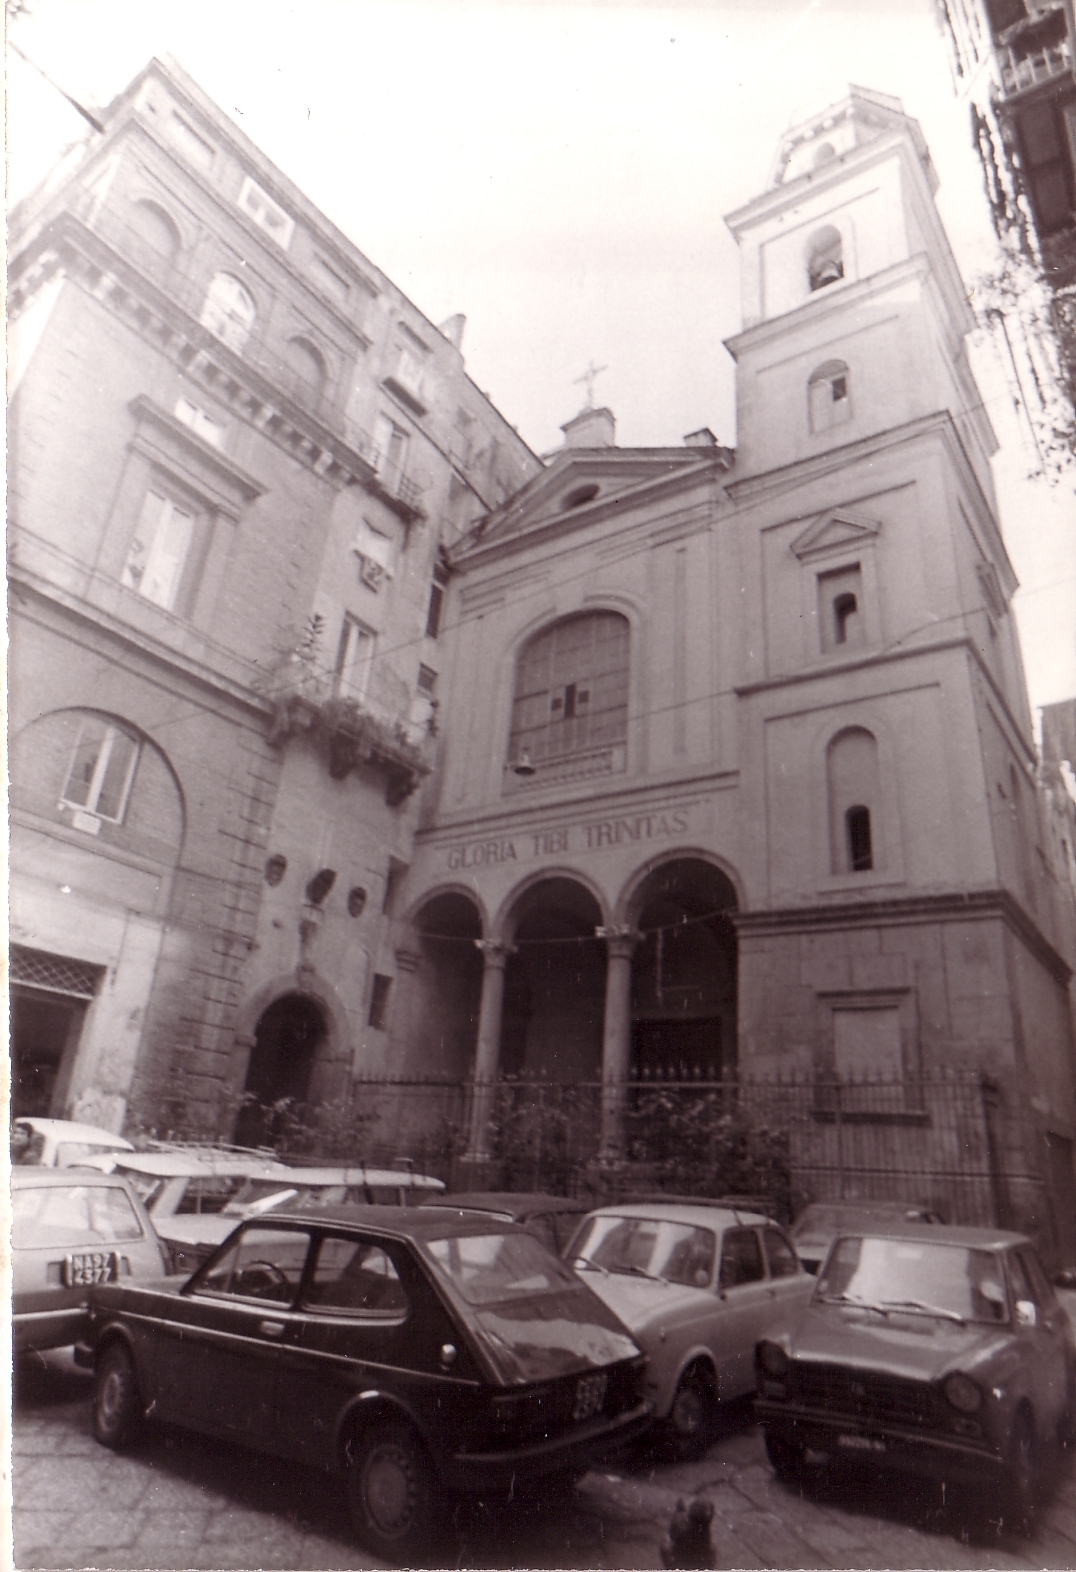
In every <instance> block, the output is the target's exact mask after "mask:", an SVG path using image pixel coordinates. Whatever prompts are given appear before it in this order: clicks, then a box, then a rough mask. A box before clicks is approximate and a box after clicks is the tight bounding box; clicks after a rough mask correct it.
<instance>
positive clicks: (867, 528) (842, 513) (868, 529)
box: [792, 508, 881, 562]
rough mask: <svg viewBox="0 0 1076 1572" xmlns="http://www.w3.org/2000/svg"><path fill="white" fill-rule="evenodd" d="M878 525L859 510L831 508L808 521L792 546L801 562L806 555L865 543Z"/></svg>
mask: <svg viewBox="0 0 1076 1572" xmlns="http://www.w3.org/2000/svg"><path fill="white" fill-rule="evenodd" d="M880 529H881V525H880V524H879V523H878V522H877V520H875V519H868V518H864V517H863V515H862V514H861V513H850V512H849V511H848V510H847V509H846V508H831V509H830V511H829V512H828V513H823V514H822V516H821V517H820V518H817V519H815V521H814V523H813V524H809V525H808V526H807V528H806V529H805V530H804V531H803V533H802V534H801V535H797V536H796V538H795V540H794V541H793V542H792V550H793V551H794V552H795V554H796V556H797V557H798V558H799V559H800V561H801V562H804V561H806V560H807V559H808V558H810V557H821V556H824V555H826V554H827V553H829V552H831V551H846V550H847V549H848V547H850V546H852V547H854V546H860V545H866V544H868V543H869V542H870V541H872V540H873V539H874V537H875V536H876V535H877V534H878V531H879V530H880Z"/></svg>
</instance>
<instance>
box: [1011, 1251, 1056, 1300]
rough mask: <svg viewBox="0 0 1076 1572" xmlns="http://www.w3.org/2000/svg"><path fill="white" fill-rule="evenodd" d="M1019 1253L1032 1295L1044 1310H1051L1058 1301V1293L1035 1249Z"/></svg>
mask: <svg viewBox="0 0 1076 1572" xmlns="http://www.w3.org/2000/svg"><path fill="white" fill-rule="evenodd" d="M1017 1254H1018V1256H1019V1258H1020V1260H1021V1261H1022V1263H1023V1266H1024V1271H1025V1272H1026V1273H1027V1277H1028V1282H1029V1283H1030V1284H1031V1297H1032V1298H1033V1299H1034V1301H1035V1303H1036V1304H1037V1305H1038V1306H1039V1308H1040V1309H1042V1310H1050V1309H1052V1308H1053V1306H1054V1305H1055V1304H1056V1303H1057V1295H1056V1294H1055V1293H1054V1291H1053V1288H1052V1287H1051V1286H1050V1279H1049V1278H1048V1277H1047V1276H1046V1273H1045V1271H1044V1270H1043V1265H1042V1262H1041V1261H1040V1260H1039V1258H1038V1256H1037V1255H1036V1254H1035V1252H1034V1250H1026V1249H1025V1250H1019V1251H1017Z"/></svg>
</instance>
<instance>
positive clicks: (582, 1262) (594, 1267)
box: [572, 1255, 610, 1277]
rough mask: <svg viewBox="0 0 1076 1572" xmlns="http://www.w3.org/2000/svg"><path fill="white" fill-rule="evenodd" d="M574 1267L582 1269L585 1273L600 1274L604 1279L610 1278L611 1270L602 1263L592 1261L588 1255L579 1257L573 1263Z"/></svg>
mask: <svg viewBox="0 0 1076 1572" xmlns="http://www.w3.org/2000/svg"><path fill="white" fill-rule="evenodd" d="M572 1265H573V1266H577V1267H581V1268H582V1270H583V1271H584V1272H600V1273H601V1274H602V1276H603V1277H608V1276H609V1275H610V1274H609V1268H608V1267H607V1266H603V1265H602V1264H601V1262H600V1261H595V1260H592V1259H591V1257H590V1256H588V1255H577V1256H576V1257H575V1258H574V1260H573V1261H572Z"/></svg>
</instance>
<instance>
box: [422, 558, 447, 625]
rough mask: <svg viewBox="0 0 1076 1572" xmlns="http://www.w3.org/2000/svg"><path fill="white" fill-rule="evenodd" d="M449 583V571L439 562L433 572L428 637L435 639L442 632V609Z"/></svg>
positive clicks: (427, 623) (427, 615)
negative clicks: (446, 587) (446, 586)
mask: <svg viewBox="0 0 1076 1572" xmlns="http://www.w3.org/2000/svg"><path fill="white" fill-rule="evenodd" d="M447 583H448V569H447V568H446V567H445V565H444V563H442V562H438V563H437V564H436V565H435V566H434V570H433V583H432V584H431V585H430V604H429V608H428V609H427V612H426V637H427V638H428V639H435V638H436V637H437V635H438V634H439V633H440V631H441V608H442V607H443V606H444V603H445V585H446V584H447Z"/></svg>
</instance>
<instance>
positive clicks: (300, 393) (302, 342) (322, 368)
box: [285, 338, 328, 407]
mask: <svg viewBox="0 0 1076 1572" xmlns="http://www.w3.org/2000/svg"><path fill="white" fill-rule="evenodd" d="M285 354H286V356H287V362H288V366H289V368H290V370H291V373H292V391H293V392H294V393H295V395H296V396H297V397H298V398H300V399H302V401H303V403H304V404H309V405H310V406H311V407H315V406H316V405H317V403H318V401H319V400H320V398H321V395H322V393H323V392H324V391H325V378H326V376H327V374H328V372H327V367H326V365H325V360H324V357H323V356H322V354H321V351H320V350H319V349H316V348H315V347H314V345H313V344H312V343H311V342H310V340H309V339H308V338H289V340H288V343H287V348H286V350H285Z"/></svg>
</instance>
